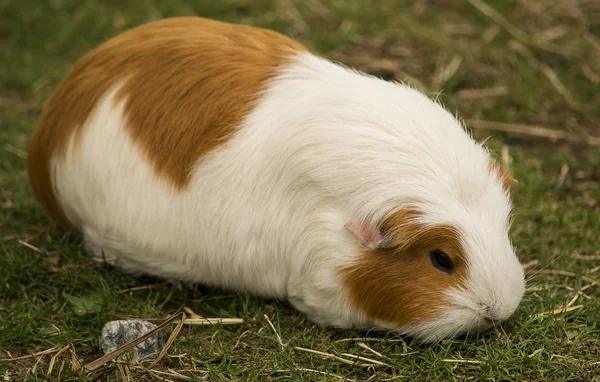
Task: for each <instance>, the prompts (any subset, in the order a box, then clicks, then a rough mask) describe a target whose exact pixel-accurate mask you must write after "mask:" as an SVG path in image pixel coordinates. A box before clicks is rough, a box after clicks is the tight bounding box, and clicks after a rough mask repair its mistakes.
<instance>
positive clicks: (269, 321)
mask: <svg viewBox="0 0 600 382" xmlns="http://www.w3.org/2000/svg"><path fill="white" fill-rule="evenodd" d="M263 317H264V318H265V320H267V323H269V326H270V327H271V330H273V333H275V337H277V342H279V345H281V347H282V348H284V347H286V346H287V345H286V344H284V343H283V341H282V340H281V336H280V335H279V333H278V332H277V330H276V329H275V326H274V325H273V323H272V322H271V319H270V318H269V316H267V315H266V314H263Z"/></svg>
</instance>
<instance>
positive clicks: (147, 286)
mask: <svg viewBox="0 0 600 382" xmlns="http://www.w3.org/2000/svg"><path fill="white" fill-rule="evenodd" d="M163 285H166V284H165V283H159V284H150V285H140V286H137V287H133V288H128V289H123V290H120V291H119V293H128V292H135V291H138V290H146V289H153V288H156V287H159V286H163Z"/></svg>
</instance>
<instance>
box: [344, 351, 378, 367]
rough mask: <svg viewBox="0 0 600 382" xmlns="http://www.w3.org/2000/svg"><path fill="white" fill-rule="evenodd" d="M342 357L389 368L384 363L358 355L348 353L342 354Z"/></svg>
mask: <svg viewBox="0 0 600 382" xmlns="http://www.w3.org/2000/svg"><path fill="white" fill-rule="evenodd" d="M342 355H343V356H344V357H349V358H356V359H358V360H361V361H365V362H370V363H372V364H374V365H381V366H390V365H388V364H387V363H385V362H381V361H377V360H375V359H372V358H367V357H363V356H360V355H355V354H350V353H342Z"/></svg>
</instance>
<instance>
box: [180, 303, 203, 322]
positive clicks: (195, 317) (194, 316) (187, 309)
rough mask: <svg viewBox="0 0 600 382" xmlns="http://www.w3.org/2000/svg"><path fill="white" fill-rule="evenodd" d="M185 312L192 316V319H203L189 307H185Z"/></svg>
mask: <svg viewBox="0 0 600 382" xmlns="http://www.w3.org/2000/svg"><path fill="white" fill-rule="evenodd" d="M183 311H184V312H186V313H187V314H189V315H190V318H194V319H202V316H201V315H199V314H197V313H196V312H194V311H193V310H192V308H188V307H187V306H185V307H183Z"/></svg>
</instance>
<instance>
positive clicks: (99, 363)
mask: <svg viewBox="0 0 600 382" xmlns="http://www.w3.org/2000/svg"><path fill="white" fill-rule="evenodd" d="M182 316H183V317H184V318H185V313H184V312H181V313H179V314H177V315H174V316H172V317H170V318H168V319H167V320H166V321H165V322H163V323H162V324H160V325H159V326H157V327H156V328H154V329H152V330H150V331H149V332H148V333H146V334H144V335H143V336H140V337H139V338H137V339H135V340H133V341H131V342H130V343H128V344H125V345H123V346H121V347H120V348H118V349H117V350H115V351H112V352H110V353H108V354H106V355H104V356H102V357H100V358H98V359H96V360H94V361H92V362H90V363H88V364H87V365H85V366H84V367H85V369H86V370H87V371H88V372H92V371H94V370H96V369H98V368H99V367H100V366H102V365H104V364H105V363H107V362H109V361H112V360H113V359H115V358H117V357H118V356H120V355H121V354H123V353H125V352H126V351H128V350H130V349H133V348H134V347H136V346H137V345H139V344H141V343H142V342H144V341H145V340H146V339H148V338H150V337H151V336H153V335H154V334H155V333H157V332H159V331H161V330H163V329H164V328H165V327H166V326H167V325H169V324H170V323H172V322H173V321H175V320H177V319H178V318H179V319H181V317H182Z"/></svg>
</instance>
